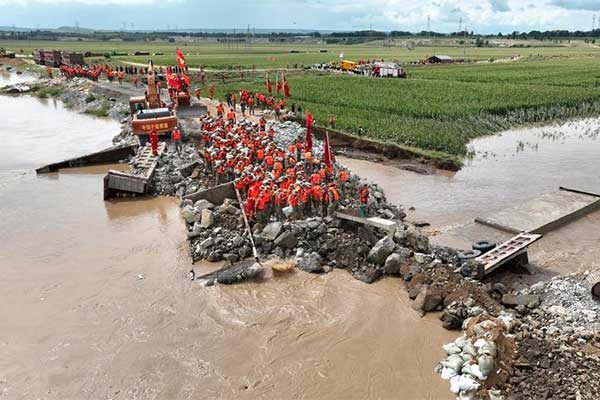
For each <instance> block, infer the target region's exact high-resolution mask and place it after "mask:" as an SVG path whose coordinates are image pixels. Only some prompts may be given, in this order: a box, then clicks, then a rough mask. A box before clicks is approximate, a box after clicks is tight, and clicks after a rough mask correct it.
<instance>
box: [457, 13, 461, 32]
mask: <svg viewBox="0 0 600 400" xmlns="http://www.w3.org/2000/svg"><path fill="white" fill-rule="evenodd" d="M461 28H462V15H461V16H460V20H459V21H458V31H457V32H460V29H461Z"/></svg>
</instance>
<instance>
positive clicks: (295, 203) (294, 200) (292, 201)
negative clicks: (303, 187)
mask: <svg viewBox="0 0 600 400" xmlns="http://www.w3.org/2000/svg"><path fill="white" fill-rule="evenodd" d="M299 201H300V198H299V194H298V190H297V189H294V190H292V191H291V192H290V194H289V196H288V204H289V205H290V207H292V216H293V217H298V216H299V215H300V210H299Z"/></svg>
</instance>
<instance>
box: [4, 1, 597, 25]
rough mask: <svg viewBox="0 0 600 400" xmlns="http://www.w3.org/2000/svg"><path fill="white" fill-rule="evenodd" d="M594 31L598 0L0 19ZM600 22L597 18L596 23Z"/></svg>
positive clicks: (41, 6)
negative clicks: (429, 25)
mask: <svg viewBox="0 0 600 400" xmlns="http://www.w3.org/2000/svg"><path fill="white" fill-rule="evenodd" d="M428 15H429V16H430V18H431V29H432V30H436V31H440V32H442V31H443V32H449V31H457V30H458V28H459V21H460V18H461V17H462V20H463V26H464V25H466V26H467V28H468V29H469V30H474V31H476V32H480V33H496V32H498V31H503V32H512V31H514V30H519V31H529V30H532V29H539V30H547V29H570V30H576V29H580V30H590V29H592V23H593V22H592V19H593V16H594V15H598V18H597V19H598V20H599V21H600V0H433V1H418V0H238V1H229V0H221V1H209V0H200V1H198V0H196V1H192V0H162V1H157V0H0V25H7V26H12V25H15V26H21V27H33V28H35V27H36V26H39V27H48V28H56V27H59V26H65V25H69V26H74V25H75V23H76V22H78V23H79V26H81V27H89V28H96V29H122V28H123V24H124V23H125V24H126V26H127V29H131V28H132V27H134V28H135V29H166V28H167V27H169V28H170V29H174V28H176V27H177V28H179V29H183V28H194V29H202V28H221V29H223V28H228V29H230V28H238V29H241V28H244V29H245V28H246V27H247V26H248V25H250V26H252V27H255V28H257V29H259V28H278V29H323V30H325V29H336V30H357V29H368V28H369V27H370V26H371V25H372V26H373V28H374V29H382V30H383V29H384V30H392V29H396V30H409V31H420V30H425V29H426V28H427V16H428ZM599 25H600V22H596V27H598V26H599Z"/></svg>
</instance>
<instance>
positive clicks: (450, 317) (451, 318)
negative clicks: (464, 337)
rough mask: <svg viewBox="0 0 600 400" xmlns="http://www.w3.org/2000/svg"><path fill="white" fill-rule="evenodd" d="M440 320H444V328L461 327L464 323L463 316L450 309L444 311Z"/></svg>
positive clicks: (453, 328)
mask: <svg viewBox="0 0 600 400" xmlns="http://www.w3.org/2000/svg"><path fill="white" fill-rule="evenodd" d="M440 321H442V327H443V328H444V329H448V330H451V331H453V330H459V329H461V328H462V324H463V318H461V317H459V316H458V315H456V314H453V313H451V312H449V311H444V312H443V313H442V315H441V316H440Z"/></svg>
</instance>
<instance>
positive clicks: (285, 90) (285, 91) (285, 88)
mask: <svg viewBox="0 0 600 400" xmlns="http://www.w3.org/2000/svg"><path fill="white" fill-rule="evenodd" d="M281 79H282V80H283V95H284V96H285V97H290V86H289V85H288V83H287V79H286V77H285V73H283V72H282V73H281Z"/></svg>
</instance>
